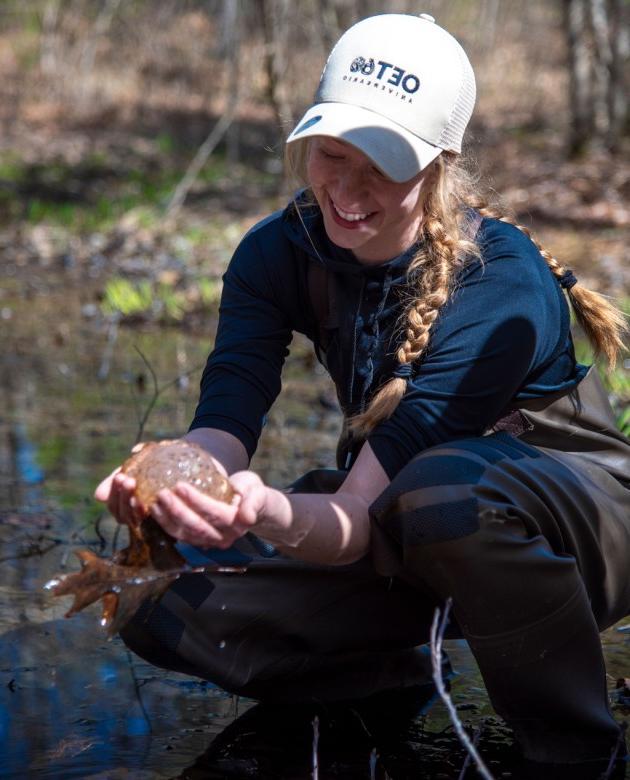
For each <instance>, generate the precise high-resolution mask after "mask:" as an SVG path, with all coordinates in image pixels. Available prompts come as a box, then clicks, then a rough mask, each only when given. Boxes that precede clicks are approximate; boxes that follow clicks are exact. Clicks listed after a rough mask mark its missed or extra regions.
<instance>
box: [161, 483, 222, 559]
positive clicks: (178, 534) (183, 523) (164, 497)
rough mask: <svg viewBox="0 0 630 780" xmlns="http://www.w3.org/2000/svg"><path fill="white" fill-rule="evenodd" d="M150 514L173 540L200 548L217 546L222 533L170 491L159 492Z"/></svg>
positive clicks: (220, 540)
mask: <svg viewBox="0 0 630 780" xmlns="http://www.w3.org/2000/svg"><path fill="white" fill-rule="evenodd" d="M151 514H152V515H153V516H154V517H155V519H156V520H157V522H158V523H159V524H160V525H161V526H162V528H163V529H164V530H165V531H166V532H167V533H168V534H170V535H171V536H173V537H174V538H175V539H179V540H180V541H183V542H188V543H189V544H194V545H198V546H200V547H213V546H218V545H219V544H221V543H222V542H223V538H224V537H223V533H222V532H221V530H220V529H218V528H216V527H214V526H213V525H212V524H211V523H210V522H208V521H207V520H206V519H205V518H204V517H202V516H200V515H199V514H198V513H197V512H196V511H195V510H194V509H192V508H191V507H189V506H188V505H187V504H186V503H185V502H184V501H182V500H181V498H179V497H178V496H176V495H175V494H174V493H173V492H172V491H170V490H161V491H160V492H159V493H158V495H157V501H156V503H155V504H153V506H152V507H151Z"/></svg>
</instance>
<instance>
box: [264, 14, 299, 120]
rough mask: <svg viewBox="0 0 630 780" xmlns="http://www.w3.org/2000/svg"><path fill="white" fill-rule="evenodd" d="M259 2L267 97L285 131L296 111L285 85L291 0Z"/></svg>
mask: <svg viewBox="0 0 630 780" xmlns="http://www.w3.org/2000/svg"><path fill="white" fill-rule="evenodd" d="M258 2H259V8H260V14H261V18H262V23H263V30H264V34H265V70H266V72H267V96H268V98H269V102H270V103H271V105H272V108H273V111H274V114H275V115H276V122H277V125H278V128H279V130H280V131H281V133H282V134H284V129H285V128H286V127H290V126H291V125H292V123H293V111H292V108H291V104H290V102H289V100H288V99H287V95H286V89H285V87H284V84H285V75H286V70H287V48H288V38H289V25H288V15H289V8H290V0H258Z"/></svg>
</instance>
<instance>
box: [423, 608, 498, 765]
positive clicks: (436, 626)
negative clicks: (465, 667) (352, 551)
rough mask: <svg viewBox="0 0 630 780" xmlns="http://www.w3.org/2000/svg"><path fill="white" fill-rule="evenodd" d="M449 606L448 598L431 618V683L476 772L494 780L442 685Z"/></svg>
mask: <svg viewBox="0 0 630 780" xmlns="http://www.w3.org/2000/svg"><path fill="white" fill-rule="evenodd" d="M451 605H452V600H451V599H450V598H449V599H447V601H446V604H445V606H444V612H443V614H442V616H441V618H442V619H441V620H440V610H439V609H436V610H435V615H434V616H433V624H432V626H431V664H432V666H433V682H434V683H435V687H436V688H437V691H438V693H439V695H440V698H441V699H442V701H443V702H444V704H445V705H446V709H447V710H448V714H449V717H450V719H451V722H452V724H453V726H454V728H455V733H456V734H457V736H458V738H459V741H460V742H461V743H462V745H463V746H464V747H465V748H466V750H467V751H468V753H469V754H470V756H471V757H472V760H473V761H474V762H475V766H476V767H477V771H478V772H479V774H480V775H481V776H482V777H483V778H484V780H494V778H493V776H492V774H490V771H489V770H488V767H487V766H486V765H485V763H484V761H483V759H482V758H481V756H480V755H479V753H478V751H477V748H476V747H475V745H474V744H473V743H472V742H471V740H470V737H469V736H468V734H467V733H466V729H465V728H464V727H463V726H462V722H461V721H460V719H459V717H458V715H457V710H456V709H455V705H454V704H453V701H452V699H451V697H450V696H449V694H448V692H447V690H446V687H445V685H444V678H443V677H442V641H443V639H444V632H445V631H446V626H447V624H448V613H449V612H450V609H451Z"/></svg>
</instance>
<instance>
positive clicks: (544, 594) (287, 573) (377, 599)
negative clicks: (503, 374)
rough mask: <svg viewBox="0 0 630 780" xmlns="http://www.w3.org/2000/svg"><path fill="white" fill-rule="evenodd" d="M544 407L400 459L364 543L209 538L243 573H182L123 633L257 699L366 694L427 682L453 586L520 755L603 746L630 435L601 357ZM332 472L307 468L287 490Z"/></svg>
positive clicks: (591, 755) (629, 490) (209, 555)
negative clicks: (336, 558) (319, 559)
mask: <svg viewBox="0 0 630 780" xmlns="http://www.w3.org/2000/svg"><path fill="white" fill-rule="evenodd" d="M544 405H545V404H544V402H542V401H539V402H535V403H533V404H532V405H531V406H532V408H529V409H525V408H523V407H521V408H520V410H517V411H516V412H515V414H514V415H511V416H510V417H509V418H506V420H504V421H502V422H501V423H500V424H499V425H498V426H497V428H498V430H495V431H494V432H491V433H489V435H487V436H484V437H479V438H471V439H466V440H459V441H454V442H448V443H446V444H443V445H440V446H438V447H433V448H430V449H428V450H425V451H424V452H422V453H421V454H420V455H418V456H417V457H416V458H414V459H413V460H412V461H411V462H410V463H409V464H407V466H406V467H405V468H404V469H403V470H402V471H401V472H400V473H399V474H398V475H397V476H396V478H395V479H394V480H393V481H392V483H391V485H390V486H389V487H388V488H387V490H385V492H384V493H383V494H382V495H381V496H380V497H379V498H378V500H377V501H376V502H375V503H374V504H373V506H372V508H371V515H372V521H373V522H372V528H373V536H372V557H371V559H368V558H366V559H364V560H362V561H359V562H358V563H356V564H353V565H350V566H338V567H324V566H313V565H310V564H304V563H301V562H299V561H295V560H290V559H288V558H285V557H283V556H280V555H277V554H275V553H274V551H273V548H271V547H270V546H269V545H266V544H265V543H263V542H261V541H260V540H258V539H256V537H253V536H251V535H249V536H248V537H247V538H245V539H243V540H241V542H240V543H239V544H238V545H236V546H235V547H234V548H232V549H231V550H229V551H213V550H209V551H207V552H206V553H204V554H203V558H204V559H206V560H210V561H215V562H229V563H241V564H244V565H246V566H247V567H248V569H247V573H246V574H243V575H231V576H226V575H205V574H195V575H186V576H183V577H181V578H180V579H179V580H178V581H177V582H175V583H174V584H173V586H172V587H171V588H170V589H169V591H168V592H167V593H166V594H165V596H164V597H163V598H162V600H161V602H160V603H159V604H158V605H157V606H153V607H148V606H147V607H143V608H142V609H141V610H140V612H139V613H138V614H137V615H136V617H135V619H134V621H133V622H132V623H131V624H130V625H129V626H128V627H127V628H126V629H125V630H124V631H123V632H122V636H123V639H124V640H125V642H127V644H128V645H129V646H130V647H131V648H132V649H133V650H135V651H136V652H137V653H138V654H139V655H141V656H143V657H145V658H146V659H147V660H149V661H151V662H152V663H155V664H157V665H160V666H165V667H167V668H172V669H176V670H179V671H182V672H187V673H189V674H193V675H197V676H200V677H203V678H205V679H208V680H212V681H213V682H215V683H216V684H218V685H220V686H222V687H223V688H225V689H226V690H228V691H232V692H236V693H242V694H244V695H249V696H253V697H255V698H261V699H273V700H290V699H296V700H308V699H318V700H324V701H326V700H328V701H330V700H339V699H347V698H350V697H364V696H368V695H370V694H373V693H376V692H378V691H384V690H392V689H395V688H401V687H409V686H413V685H418V684H419V683H425V682H427V681H429V680H430V663H429V657H428V653H427V648H426V646H424V647H423V646H422V644H423V643H426V642H427V640H428V635H429V628H430V624H431V620H432V617H433V613H434V610H435V607H436V606H441V605H443V603H444V601H445V600H446V599H447V598H449V597H450V598H452V600H453V611H454V616H455V621H454V623H453V626H452V627H451V633H450V634H449V636H463V637H465V638H466V639H467V641H468V642H469V644H470V647H471V649H472V651H473V653H474V655H475V658H476V659H477V662H478V664H479V667H480V670H481V673H482V675H483V678H484V681H485V684H486V686H487V690H488V694H489V696H490V699H491V702H492V704H493V706H494V707H495V709H496V711H497V712H498V713H499V714H500V715H501V716H502V717H503V718H504V719H505V720H506V721H507V723H508V724H509V725H510V726H511V727H512V728H513V729H514V731H515V733H516V736H517V738H518V740H519V742H520V743H521V745H522V747H523V752H524V754H525V756H526V757H527V758H530V759H533V760H537V761H547V762H554V761H555V762H578V761H584V760H590V759H605V758H607V757H608V756H609V755H610V753H611V751H612V749H613V748H614V746H615V744H616V742H617V740H618V738H619V733H620V730H619V727H618V725H617V724H616V723H615V721H614V719H613V718H612V716H611V714H610V711H609V708H608V700H607V690H606V682H605V670H604V662H603V656H602V651H601V645H600V640H599V631H600V630H601V629H604V628H606V627H608V626H610V625H611V624H613V623H614V622H615V621H617V620H619V619H620V618H622V617H623V616H624V615H626V614H627V613H628V612H629V611H630V576H628V561H629V560H630V485H629V482H628V478H629V476H630V443H629V442H628V440H627V439H625V438H624V437H623V436H621V435H620V434H617V433H616V432H615V430H614V420H613V419H612V416H611V414H610V411H609V409H608V407H607V402H606V398H605V395H603V391H602V390H601V387H600V386H599V385H598V381H597V378H596V375H595V373H594V372H590V373H589V374H588V375H587V377H586V378H585V379H584V380H583V381H582V382H581V383H580V386H579V387H578V390H577V391H574V392H573V393H572V394H571V395H570V396H564V397H561V398H558V399H551V400H547V401H546V407H545V408H538V407H541V406H544ZM533 407H536V408H533ZM508 431H512V433H510V432H508ZM514 434H518V435H514ZM342 480H343V472H335V471H318V472H312V473H310V474H308V475H306V477H304V478H303V479H302V480H300V481H299V482H298V483H296V485H295V486H294V489H295V490H301V491H302V492H316V491H320V492H325V491H331V490H334V489H335V488H336V487H337V486H338V485H339V484H340V483H341V481H342ZM198 554H199V555H201V553H198Z"/></svg>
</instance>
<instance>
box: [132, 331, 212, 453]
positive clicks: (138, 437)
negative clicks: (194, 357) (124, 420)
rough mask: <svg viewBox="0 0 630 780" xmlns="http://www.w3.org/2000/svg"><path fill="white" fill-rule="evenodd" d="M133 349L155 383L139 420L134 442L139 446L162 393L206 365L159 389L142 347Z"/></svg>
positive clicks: (180, 376)
mask: <svg viewBox="0 0 630 780" xmlns="http://www.w3.org/2000/svg"><path fill="white" fill-rule="evenodd" d="M133 348H134V349H135V350H136V352H137V353H138V354H139V355H140V357H141V358H142V362H143V363H144V365H145V366H146V367H147V370H148V371H149V373H150V374H151V379H152V381H153V395H152V396H151V398H150V399H149V403H148V404H147V408H146V409H145V410H144V414H143V415H142V417H141V418H140V419H139V420H138V432H137V434H136V440H135V442H134V444H138V442H139V441H141V440H142V437H143V435H144V428H145V426H146V424H147V421H148V419H149V417H150V416H151V412H152V411H153V409H154V408H155V404H156V403H157V401H158V398H159V397H160V396H161V395H162V393H164V392H165V391H166V390H168V389H169V388H171V387H173V386H174V385H176V384H177V383H178V382H180V381H181V379H182V377H185V376H190V374H194V373H195V371H199V369H200V368H203V365H204V364H203V363H200V364H199V365H197V366H193V367H192V368H191V369H190V370H189V371H185V372H184V373H183V374H178V375H177V376H176V377H175V379H171V381H170V382H167V383H166V384H164V385H162V387H159V385H158V379H157V376H156V373H155V371H154V370H153V366H152V365H151V363H150V361H149V359H148V358H147V356H146V355H145V354H144V352H143V351H142V350H141V349H140V347H138V346H137V344H134V346H133Z"/></svg>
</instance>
